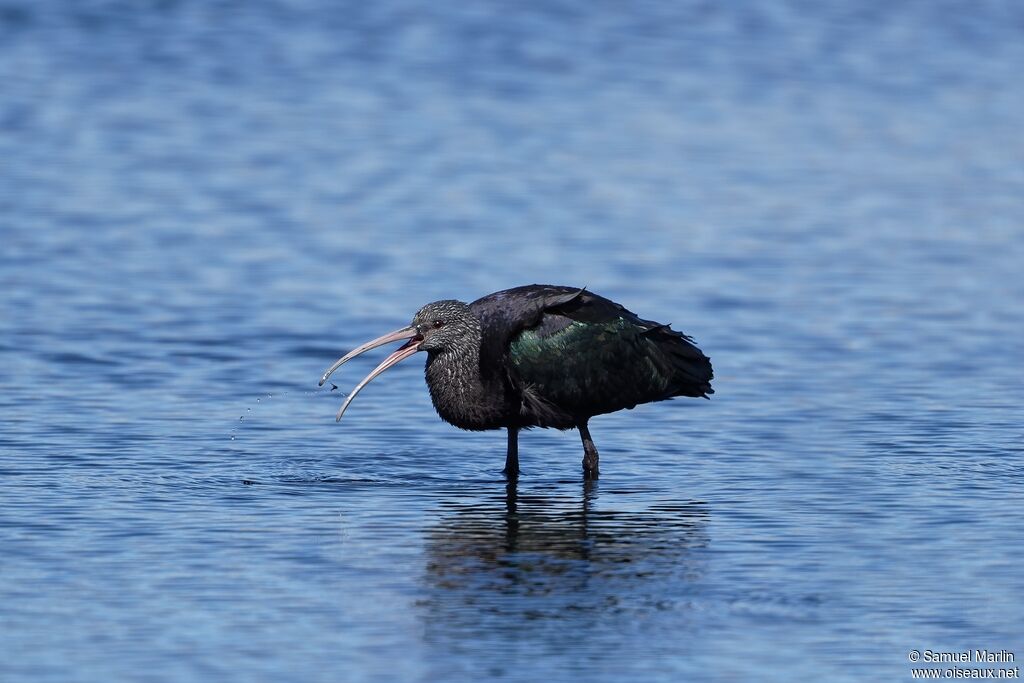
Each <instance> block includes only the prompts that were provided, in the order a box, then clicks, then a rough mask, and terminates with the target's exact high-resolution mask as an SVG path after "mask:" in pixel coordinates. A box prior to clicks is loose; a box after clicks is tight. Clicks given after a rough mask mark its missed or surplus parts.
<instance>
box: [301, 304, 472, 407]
mask: <svg viewBox="0 0 1024 683" xmlns="http://www.w3.org/2000/svg"><path fill="white" fill-rule="evenodd" d="M479 329H480V321H479V320H477V318H476V316H475V315H473V312H472V311H471V310H470V308H469V306H468V305H466V304H464V303H463V302H461V301H455V300H453V299H445V300H443V301H434V302H433V303H429V304H427V305H426V306H424V307H423V308H421V309H420V310H419V311H417V312H416V315H415V316H413V319H412V324H410V325H409V326H408V327H403V328H401V329H398V330H395V331H394V332H388V333H387V334H385V335H383V336H380V337H377V338H376V339H372V340H370V341H368V342H366V343H365V344H361V345H359V346H357V347H356V348H354V349H352V350H351V351H349V352H348V353H346V354H345V355H344V356H342V357H341V358H339V359H338V360H337V362H335V363H334V365H332V366H331V367H329V368H328V369H327V371H326V372H325V373H324V374H323V376H322V377H321V378H320V386H323V385H324V382H326V381H327V378H328V377H330V376H331V374H332V373H333V372H334V371H335V370H337V369H338V368H340V367H341V366H342V365H344V364H345V363H347V362H348V361H350V360H352V359H353V358H355V357H356V356H358V355H359V354H361V353H365V352H367V351H369V350H370V349H375V348H377V347H378V346H382V345H384V344H388V343H390V342H395V341H401V340H403V339H405V340H407V341H406V342H405V344H403V345H402V346H400V347H398V348H397V349H395V351H394V352H392V354H391V355H390V356H388V357H387V358H385V359H384V360H383V362H381V364H380V365H378V366H377V367H376V368H374V369H373V371H372V372H370V374H369V375H367V376H366V377H364V378H363V380H362V381H361V382H359V384H357V385H356V387H355V389H353V390H352V392H351V393H350V394H349V395H348V397H347V398H346V399H345V402H344V403H342V404H341V409H340V410H339V411H338V416H337V419H338V420H341V416H342V415H344V414H345V410H346V409H347V408H348V406H349V404H350V403H352V400H353V399H354V398H355V397H356V394H358V393H359V392H360V391H362V390H363V387H365V386H366V385H367V384H369V383H370V382H371V381H372V380H373V379H374V378H375V377H377V375H380V374H381V373H382V372H384V371H385V370H387V369H388V368H390V367H392V366H394V365H397V364H398V363H400V362H402V361H403V360H405V359H406V358H408V357H410V356H412V355H413V354H415V353H416V352H417V351H427V352H430V353H438V352H442V351H446V350H449V349H458V348H459V347H460V346H462V345H465V344H466V343H468V342H469V341H470V340H471V339H473V337H474V334H475V333H476V332H478V331H479Z"/></svg>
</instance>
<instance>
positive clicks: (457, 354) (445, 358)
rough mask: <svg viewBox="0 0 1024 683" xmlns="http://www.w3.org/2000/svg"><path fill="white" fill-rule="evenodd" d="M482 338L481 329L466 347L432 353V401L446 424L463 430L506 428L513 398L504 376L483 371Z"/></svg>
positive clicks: (429, 373) (429, 366) (428, 370)
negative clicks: (510, 402) (509, 393)
mask: <svg viewBox="0 0 1024 683" xmlns="http://www.w3.org/2000/svg"><path fill="white" fill-rule="evenodd" d="M481 338H482V334H481V332H480V330H479V328H477V329H476V330H475V334H474V335H473V337H472V338H467V339H466V343H464V344H460V345H458V346H455V347H450V348H446V349H443V350H440V351H436V352H431V353H430V356H429V357H428V358H427V367H426V379H427V387H428V388H429V389H430V399H431V401H433V403H434V408H435V409H436V410H437V413H438V415H440V416H441V418H442V419H443V420H445V421H446V422H449V423H451V424H453V425H455V426H456V427H460V428H462V429H473V430H478V429H495V428H497V427H500V426H504V422H505V420H506V418H507V413H508V410H509V396H508V391H507V387H506V386H505V382H503V381H502V379H501V376H500V373H484V372H483V371H482V369H481V367H480V342H481Z"/></svg>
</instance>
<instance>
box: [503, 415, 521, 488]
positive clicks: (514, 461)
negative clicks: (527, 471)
mask: <svg viewBox="0 0 1024 683" xmlns="http://www.w3.org/2000/svg"><path fill="white" fill-rule="evenodd" d="M518 476H519V428H518V427H509V428H508V451H506V452H505V477H506V478H508V479H516V478H517V477H518Z"/></svg>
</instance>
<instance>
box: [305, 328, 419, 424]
mask: <svg viewBox="0 0 1024 683" xmlns="http://www.w3.org/2000/svg"><path fill="white" fill-rule="evenodd" d="M418 336H419V333H418V332H417V331H416V328H414V327H412V326H409V327H403V328H402V329H400V330H395V331H394V332H389V333H388V334H385V335H384V336H383V337H377V338H376V339H374V340H372V341H368V342H366V343H365V344H362V345H361V346H357V347H356V348H354V349H352V350H351V351H349V352H348V353H346V354H345V355H344V356H342V357H341V358H339V359H338V361H337V362H336V363H335V364H334V365H332V366H331V367H329V368H327V372H325V373H324V374H323V377H321V378H320V386H323V385H324V382H326V381H327V378H328V377H330V376H331V374H332V373H333V372H334V371H335V370H337V369H338V368H340V367H341V366H342V365H344V364H345V363H347V362H348V361H350V360H352V359H353V358H355V357H356V356H358V355H359V354H361V353H366V352H367V351H369V350H370V349H375V348H377V347H378V346H383V345H384V344H389V343H391V342H394V341H400V340H402V339H408V340H409V341H407V342H406V343H405V344H403V345H402V346H400V347H399V348H397V349H396V350H395V351H394V352H393V353H392V354H391V355H390V356H388V357H387V358H385V359H384V361H383V362H382V363H381V364H380V365H378V366H377V367H375V368H374V369H373V372H371V373H370V374H369V375H367V376H366V377H364V378H363V381H361V382H360V383H359V384H357V385H356V388H355V389H353V390H352V392H351V393H350V394H349V395H348V397H347V398H346V399H345V402H344V403H342V404H341V409H339V410H338V416H337V420H336V421H340V420H341V416H342V415H344V414H345V410H347V409H348V404H350V403H352V399H354V398H355V397H356V395H357V394H358V393H359V392H360V391H362V390H363V387H365V386H366V385H367V384H369V383H370V382H372V381H373V379H374V378H375V377H376V376H377V375H379V374H381V373H382V372H384V371H385V370H387V369H388V368H390V367H391V366H392V365H397V364H398V363H401V362H402V361H403V360H405V359H406V358H408V357H409V356H411V355H413V354H414V353H416V352H417V351H419V350H420V344H421V343H422V342H423V339H422V338H418Z"/></svg>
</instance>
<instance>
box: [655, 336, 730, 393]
mask: <svg viewBox="0 0 1024 683" xmlns="http://www.w3.org/2000/svg"><path fill="white" fill-rule="evenodd" d="M648 335H649V336H650V337H652V338H653V341H654V342H655V343H656V344H657V345H658V349H659V350H660V351H661V352H662V354H663V356H664V357H665V360H666V361H667V365H668V366H669V367H668V368H667V369H668V372H669V376H670V377H671V378H672V380H671V384H670V391H671V392H672V395H673V396H701V397H704V398H708V395H709V394H713V393H715V390H714V389H713V388H711V380H712V379H714V377H715V373H714V369H713V368H712V367H711V359H710V358H708V357H707V356H705V355H704V352H703V351H701V350H700V349H699V348H697V346H696V345H695V344H693V341H692V340H691V339H690V338H689V337H687V336H686V335H685V334H683V333H681V332H676V331H675V330H672V329H671V328H669V327H668V326H667V325H666V326H659V327H658V328H656V329H652V330H649V331H648Z"/></svg>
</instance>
